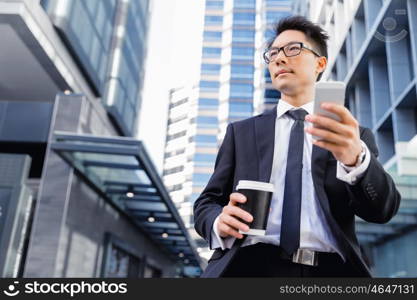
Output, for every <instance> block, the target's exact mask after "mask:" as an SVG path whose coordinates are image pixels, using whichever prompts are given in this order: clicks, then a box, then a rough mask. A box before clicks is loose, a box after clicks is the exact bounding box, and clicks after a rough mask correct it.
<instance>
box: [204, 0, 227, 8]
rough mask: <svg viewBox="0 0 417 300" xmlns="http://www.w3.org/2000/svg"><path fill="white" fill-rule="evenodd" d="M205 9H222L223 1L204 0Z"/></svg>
mask: <svg viewBox="0 0 417 300" xmlns="http://www.w3.org/2000/svg"><path fill="white" fill-rule="evenodd" d="M206 9H223V1H211V0H206Z"/></svg>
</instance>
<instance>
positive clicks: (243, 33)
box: [233, 29, 255, 43]
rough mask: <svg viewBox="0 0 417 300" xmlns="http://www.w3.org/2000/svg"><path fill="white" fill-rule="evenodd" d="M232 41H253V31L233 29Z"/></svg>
mask: <svg viewBox="0 0 417 300" xmlns="http://www.w3.org/2000/svg"><path fill="white" fill-rule="evenodd" d="M233 42H246V43H254V42H255V31H253V30H241V29H234V30H233Z"/></svg>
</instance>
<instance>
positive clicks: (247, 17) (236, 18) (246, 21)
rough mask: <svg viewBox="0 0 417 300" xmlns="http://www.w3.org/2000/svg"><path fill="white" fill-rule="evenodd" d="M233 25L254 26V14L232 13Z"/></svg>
mask: <svg viewBox="0 0 417 300" xmlns="http://www.w3.org/2000/svg"><path fill="white" fill-rule="evenodd" d="M233 23H234V24H235V25H251V26H254V25H255V14H254V13H234V14H233Z"/></svg>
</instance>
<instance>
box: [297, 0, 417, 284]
mask: <svg viewBox="0 0 417 300" xmlns="http://www.w3.org/2000/svg"><path fill="white" fill-rule="evenodd" d="M310 2H311V5H309V3H310ZM294 7H295V10H296V12H299V13H303V12H305V14H306V15H307V16H308V17H310V19H311V20H312V21H314V22H318V23H320V24H321V25H322V26H324V28H326V30H327V31H328V32H329V34H330V36H331V39H330V42H329V65H328V68H327V70H326V72H325V74H324V76H323V78H324V79H328V80H338V81H344V82H345V83H346V84H347V93H346V102H345V105H346V106H347V107H348V108H349V109H350V111H351V112H352V113H353V114H354V116H355V117H356V118H357V120H358V121H359V123H360V124H361V125H362V126H365V127H368V128H370V129H371V130H372V131H373V133H374V136H375V139H376V143H377V145H378V148H379V156H378V159H379V161H380V162H381V163H382V164H383V166H384V168H385V169H386V170H387V171H388V172H389V173H390V174H391V175H392V177H393V179H394V181H395V182H396V184H397V188H398V189H399V191H400V193H401V196H402V200H401V205H400V209H399V212H398V214H397V216H395V217H394V218H393V219H392V220H391V221H390V222H389V223H387V224H383V225H381V224H371V223H365V222H363V220H361V219H359V218H358V220H357V226H356V231H357V234H358V237H359V240H360V243H361V245H362V249H363V251H364V252H365V254H366V256H367V258H368V261H369V264H370V266H371V269H372V271H373V273H374V276H378V277H415V276H417V262H416V260H415V259H414V258H415V253H416V251H417V239H416V237H417V231H416V227H417V86H416V82H417V1H415V0H406V1H397V0H385V1H382V0H363V1H361V0H355V1H341V0H335V1H327V0H326V1H314V5H313V1H303V0H297V1H296V3H295V6H294Z"/></svg>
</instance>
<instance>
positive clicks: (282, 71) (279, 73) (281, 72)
mask: <svg viewBox="0 0 417 300" xmlns="http://www.w3.org/2000/svg"><path fill="white" fill-rule="evenodd" d="M288 73H292V72H291V71H287V70H281V71H278V72H276V73H275V78H277V77H278V76H279V75H283V74H288Z"/></svg>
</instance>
